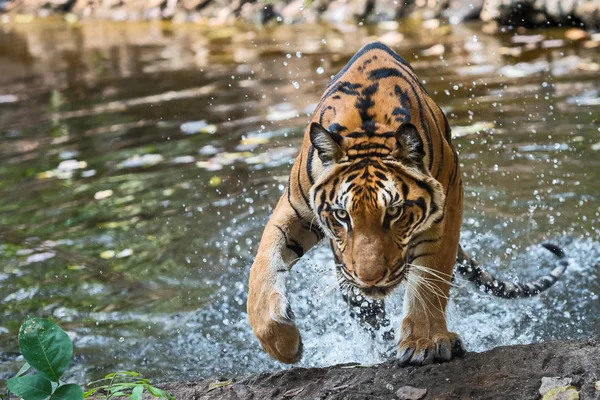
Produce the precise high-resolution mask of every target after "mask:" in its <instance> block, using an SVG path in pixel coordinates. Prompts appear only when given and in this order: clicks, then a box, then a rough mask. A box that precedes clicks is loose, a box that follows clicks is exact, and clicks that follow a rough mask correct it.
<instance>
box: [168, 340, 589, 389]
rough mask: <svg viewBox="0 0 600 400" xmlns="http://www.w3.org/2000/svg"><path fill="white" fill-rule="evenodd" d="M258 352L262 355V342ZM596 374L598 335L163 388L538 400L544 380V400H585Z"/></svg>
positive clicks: (176, 384) (181, 384)
mask: <svg viewBox="0 0 600 400" xmlns="http://www.w3.org/2000/svg"><path fill="white" fill-rule="evenodd" d="M256 351H260V350H259V348H258V344H257V345H256ZM598 370H600V337H596V338H593V339H589V340H583V341H556V342H546V343H538V344H530V345H518V346H506V347H497V348H495V349H492V350H490V351H486V352H485V353H467V354H466V355H465V356H464V357H463V358H460V359H457V360H454V361H452V362H449V363H444V364H432V365H427V366H424V367H419V368H417V367H407V368H400V367H398V366H397V365H396V364H395V362H394V361H389V362H386V363H383V364H380V365H373V366H367V367H366V368H349V365H336V366H332V367H328V368H308V369H307V368H292V369H289V370H285V371H281V372H276V373H262V374H259V375H256V376H252V377H249V378H246V379H243V380H240V381H239V382H236V383H234V384H232V385H229V386H227V387H223V388H214V385H212V386H211V383H213V384H214V382H215V380H200V381H196V382H173V383H167V384H164V385H162V386H161V387H162V388H164V389H166V390H167V391H169V392H170V393H171V394H173V395H174V396H175V398H177V399H179V400H185V399H250V398H252V399H281V398H293V399H298V400H300V399H311V400H312V399H356V400H358V399H379V398H381V399H421V398H424V399H429V398H432V399H438V398H473V399H535V398H539V396H540V393H541V390H542V388H541V387H540V385H541V384H542V380H544V382H545V383H546V385H545V386H543V389H544V394H545V395H546V396H556V397H548V398H552V399H555V398H556V399H559V398H569V399H571V398H577V397H574V396H579V395H581V398H586V399H587V398H589V399H592V398H596V396H597V395H598V390H597V389H596V386H595V385H597V382H596V381H597V380H598V377H597V371H598ZM548 377H565V378H568V379H566V380H562V379H559V378H552V379H548ZM553 379H554V380H553ZM557 385H558V386H557ZM211 388H212V390H211ZM209 390H210V391H209ZM419 396H420V397H419ZM561 396H571V397H561ZM544 398H546V397H544Z"/></svg>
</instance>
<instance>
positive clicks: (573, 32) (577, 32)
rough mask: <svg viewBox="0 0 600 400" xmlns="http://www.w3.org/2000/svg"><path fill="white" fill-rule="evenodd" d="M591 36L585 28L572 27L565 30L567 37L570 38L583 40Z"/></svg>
mask: <svg viewBox="0 0 600 400" xmlns="http://www.w3.org/2000/svg"><path fill="white" fill-rule="evenodd" d="M589 37H590V34H589V33H587V32H586V31H584V30H581V29H576V28H572V29H569V30H567V31H566V32H565V38H567V39H568V40H581V39H587V38H589Z"/></svg>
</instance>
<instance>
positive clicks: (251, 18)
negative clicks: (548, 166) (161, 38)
mask: <svg viewBox="0 0 600 400" xmlns="http://www.w3.org/2000/svg"><path fill="white" fill-rule="evenodd" d="M0 13H4V14H6V15H8V16H9V17H10V16H19V17H20V18H23V16H26V17H31V16H47V15H50V14H67V15H69V18H71V19H72V18H100V19H110V20H156V19H166V20H172V21H174V22H198V23H208V24H211V25H223V24H232V23H235V22H237V21H243V22H247V23H255V24H271V23H275V24H276V23H284V24H292V23H298V22H302V23H317V22H327V23H357V22H365V23H376V22H382V21H394V20H398V19H401V18H404V17H407V16H411V17H417V18H422V19H433V18H446V19H448V20H450V21H451V22H452V23H458V22H461V21H466V20H474V19H479V20H482V21H484V22H490V21H497V22H499V23H500V24H502V25H506V26H525V27H547V26H574V27H580V28H582V27H585V28H588V29H596V28H598V27H600V2H598V1H596V0H580V1H570V2H565V1H563V0H535V1H534V0H442V1H426V0H408V1H393V0H355V1H348V0H258V1H257V0H232V1H230V0H148V1H145V0H105V1H101V0H0Z"/></svg>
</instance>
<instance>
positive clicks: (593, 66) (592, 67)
mask: <svg viewBox="0 0 600 400" xmlns="http://www.w3.org/2000/svg"><path fill="white" fill-rule="evenodd" d="M577 69H580V70H581V71H587V72H596V71H600V64H598V63H595V62H588V61H583V60H582V61H580V62H579V64H577Z"/></svg>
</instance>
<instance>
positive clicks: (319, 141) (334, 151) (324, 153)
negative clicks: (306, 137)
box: [309, 122, 343, 165]
mask: <svg viewBox="0 0 600 400" xmlns="http://www.w3.org/2000/svg"><path fill="white" fill-rule="evenodd" d="M309 129H310V131H309V134H310V142H311V143H312V145H313V146H314V147H315V149H317V153H318V155H319V158H320V159H321V162H322V163H323V164H325V165H327V164H330V163H332V162H333V163H335V162H337V161H338V160H339V159H340V158H342V148H341V147H340V146H341V144H342V140H343V137H342V136H341V135H338V134H337V133H335V132H329V131H328V130H327V129H325V128H323V126H322V125H321V124H319V123H317V122H313V123H312V124H310V128H309Z"/></svg>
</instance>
